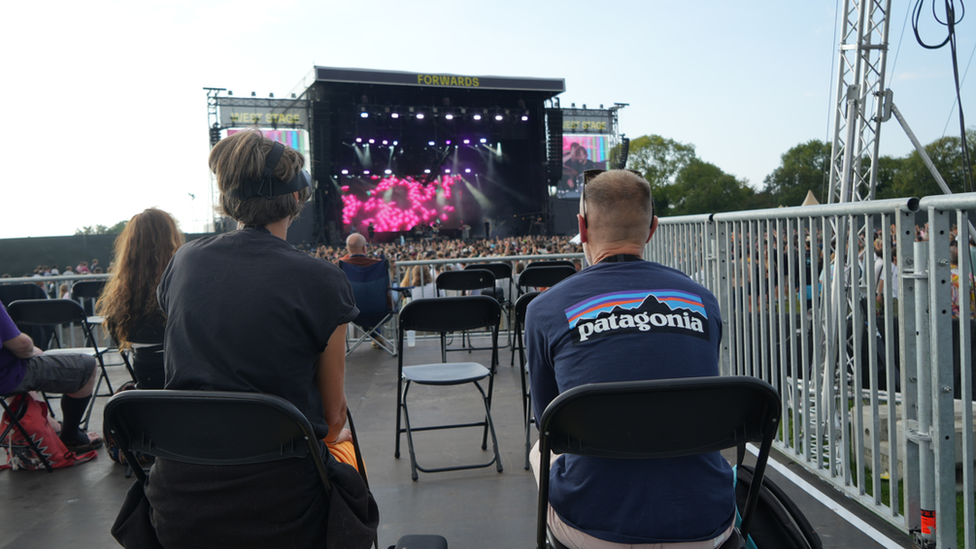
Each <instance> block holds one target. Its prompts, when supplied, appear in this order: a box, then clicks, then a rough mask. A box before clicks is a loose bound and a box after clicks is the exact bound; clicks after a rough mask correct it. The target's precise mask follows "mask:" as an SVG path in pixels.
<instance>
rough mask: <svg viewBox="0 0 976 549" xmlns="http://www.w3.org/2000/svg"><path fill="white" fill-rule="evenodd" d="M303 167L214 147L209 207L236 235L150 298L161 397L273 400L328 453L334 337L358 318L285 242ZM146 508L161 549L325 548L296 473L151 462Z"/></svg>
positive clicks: (320, 500) (341, 408) (338, 278)
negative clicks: (265, 396)
mask: <svg viewBox="0 0 976 549" xmlns="http://www.w3.org/2000/svg"><path fill="white" fill-rule="evenodd" d="M303 165H304V158H303V157H302V155H301V153H299V152H298V151H296V150H294V149H291V148H288V147H285V146H284V145H282V144H281V143H276V142H274V141H272V140H271V139H268V138H267V137H264V136H263V135H262V134H261V132H260V131H256V130H245V131H241V132H238V133H236V134H234V135H231V136H229V137H227V138H225V139H223V140H222V141H220V142H219V143H217V145H216V146H214V148H213V150H212V151H211V153H210V168H211V170H213V172H214V173H215V174H216V176H217V186H218V188H219V190H220V209H221V210H222V212H223V213H224V214H225V215H228V216H230V217H231V218H233V219H234V220H235V221H237V223H238V229H237V230H235V231H231V232H227V233H223V234H219V235H216V236H211V237H204V238H198V239H196V240H193V241H192V242H189V243H187V244H185V245H183V246H182V247H181V248H180V249H179V250H177V252H176V254H175V255H174V256H173V259H172V261H170V263H169V266H168V267H167V268H166V270H165V272H164V273H163V276H162V279H161V280H160V283H159V287H158V289H157V292H156V293H157V298H158V301H159V306H160V308H161V309H162V311H163V313H164V314H165V315H166V330H165V337H164V346H165V349H166V352H165V354H164V365H165V377H166V383H165V388H166V389H180V390H207V391H243V392H258V393H269V394H273V395H277V396H279V397H282V398H284V399H286V400H288V401H289V402H291V403H292V404H294V405H295V406H296V407H297V408H298V409H299V410H300V411H301V412H302V413H303V414H304V415H305V417H306V418H308V421H309V423H311V425H312V428H313V429H314V431H315V436H316V438H318V439H320V440H323V441H325V442H328V443H335V442H342V441H346V440H350V439H351V433H350V431H349V430H348V429H344V428H343V427H344V426H345V424H346V396H345V390H344V379H345V348H344V347H345V346H344V339H345V334H346V324H347V323H348V322H349V321H350V320H352V319H354V318H355V317H356V316H357V314H358V312H359V311H358V309H357V308H356V304H355V302H354V299H353V294H352V289H351V287H350V285H349V282H348V280H347V279H346V277H345V276H344V275H343V274H342V272H341V271H340V270H339V269H338V268H337V267H336V266H335V265H333V264H332V263H330V262H327V261H321V260H319V259H316V258H314V257H311V256H309V255H307V254H305V253H302V252H300V251H298V250H296V249H295V248H294V247H293V246H291V245H290V244H288V242H286V241H285V237H286V235H287V232H288V227H289V225H290V224H291V223H292V221H293V220H294V219H295V218H296V217H297V216H298V214H299V212H301V210H302V207H303V206H304V204H305V202H306V200H307V199H308V198H309V196H310V193H311V189H310V187H309V185H310V181H311V178H310V177H309V174H308V172H306V171H304V170H303V169H302V168H303ZM322 455H323V457H324V458H325V461H326V463H325V465H326V469H328V470H329V471H330V475H329V476H330V479H333V474H332V472H333V471H337V472H338V471H343V472H338V475H339V476H340V477H343V478H346V479H351V480H350V481H351V482H355V483H357V484H355V485H346V486H342V488H343V489H344V490H346V491H347V492H352V493H357V494H360V495H362V497H363V500H365V499H366V495H367V494H368V491H367V489H366V486H365V484H363V481H362V479H359V478H358V475H356V474H355V472H354V471H353V475H348V474H346V473H345V472H344V471H345V469H343V468H347V467H349V466H348V465H344V464H340V463H337V462H336V461H335V459H334V458H333V457H332V456H331V454H329V452H328V451H327V450H326V449H325V447H324V446H323V449H322ZM336 468H339V469H336ZM333 492H335V490H333ZM145 496H146V499H147V500H148V502H149V506H150V507H151V524H152V526H153V528H154V530H155V534H156V536H157V537H158V539H159V542H160V543H161V544H162V545H163V546H166V547H204V546H210V547H217V546H223V547H231V546H233V547H272V546H273V547H283V546H288V547H322V546H324V545H325V536H326V534H327V516H328V508H329V502H328V499H327V498H326V497H325V493H324V491H323V490H322V485H321V481H319V480H318V476H317V472H316V470H315V469H314V467H312V468H309V467H308V466H307V463H305V462H301V461H299V462H298V464H296V463H294V460H279V461H274V462H271V463H262V464H257V465H238V466H234V467H216V466H205V465H192V464H186V463H180V462H176V461H172V460H167V459H157V460H156V463H155V465H154V466H153V469H152V471H151V473H150V482H149V484H148V486H147V488H146V491H145ZM370 501H372V500H371V498H370ZM371 509H372V510H373V511H375V504H373V505H372V506H371ZM335 534H339V533H337V532H332V535H335ZM358 541H361V542H365V544H368V543H369V542H370V541H371V540H358ZM349 545H351V546H355V545H358V544H353V543H350V544H349Z"/></svg>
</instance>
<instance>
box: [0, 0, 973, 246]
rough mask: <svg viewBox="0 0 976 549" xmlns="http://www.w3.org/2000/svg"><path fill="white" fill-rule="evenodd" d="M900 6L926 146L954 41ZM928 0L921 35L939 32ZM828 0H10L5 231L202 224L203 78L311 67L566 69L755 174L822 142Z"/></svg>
mask: <svg viewBox="0 0 976 549" xmlns="http://www.w3.org/2000/svg"><path fill="white" fill-rule="evenodd" d="M915 2H916V0H910V1H909V0H892V3H891V17H890V23H889V25H890V26H889V29H890V30H889V32H890V36H889V41H890V45H889V55H888V86H889V87H890V88H891V89H892V90H893V91H894V100H895V104H896V105H897V106H898V108H899V110H900V111H901V112H902V114H903V115H904V116H905V118H906V119H907V121H908V123H909V125H910V126H911V128H912V130H913V131H914V132H915V134H916V135H917V136H918V138H919V140H920V141H921V142H922V143H923V144H927V143H930V142H932V141H934V140H935V139H938V138H940V137H942V136H943V135H958V131H959V130H958V128H959V123H958V119H957V118H956V117H957V114H954V113H956V111H954V110H953V105H954V99H955V91H954V87H953V80H952V65H951V59H950V53H949V49H948V47H946V48H943V49H939V50H926V49H923V48H922V47H921V46H919V45H918V44H917V43H916V40H915V37H914V34H913V33H912V28H911V25H910V23H909V22H908V17H907V16H908V13H909V10H910V9H911V7H912V6H913V5H914V4H915ZM938 3H939V4H940V5H941V4H942V3H941V2H938ZM930 4H931V0H930V1H929V2H926V4H925V5H926V11H925V12H924V13H923V16H922V21H923V28H922V32H923V35H924V37H925V38H927V39H928V40H929V41H941V38H942V37H944V35H945V30H944V28H943V27H938V26H936V25H935V24H934V23H933V17H932V14H931V12H930V11H927V10H928V7H929V6H930ZM842 5H843V4H842V2H840V1H839V0H834V1H826V0H804V1H790V2H784V1H783V0H778V1H772V0H769V1H766V0H756V1H753V2H747V3H745V2H728V1H727V0H724V1H723V0H702V1H699V2H673V1H669V2H665V1H662V0H640V1H634V0H603V1H601V2H592V1H591V2H582V1H576V0H567V1H563V2H560V3H551V2H533V1H526V0H521V1H514V0H495V1H493V2H488V3H481V2H458V1H439V0H426V1H415V2H410V1H406V0H373V1H370V2H351V1H348V0H345V1H336V0H317V1H315V0H312V1H305V0H278V1H276V2H267V1H256V0H239V1H235V2H230V1H218V0H169V1H166V2H160V1H151V0H149V1H140V2H132V1H129V0H126V1H109V0H93V1H91V2H73V1H66V0H53V1H49V2H42V3H39V2H7V3H5V4H4V7H2V8H0V14H2V15H3V20H4V21H6V22H7V23H6V25H5V29H4V32H3V33H0V51H3V52H4V54H3V56H2V58H0V67H2V73H3V75H4V78H3V81H4V82H5V84H4V85H2V86H0V104H3V105H5V107H4V113H3V118H4V120H5V122H6V124H7V130H6V131H5V132H3V133H2V134H0V151H2V152H0V158H2V161H3V164H4V165H5V169H4V170H2V172H0V186H2V189H3V191H2V193H0V205H2V206H0V238H20V237H41V236H56V235H67V234H74V232H75V230H76V229H78V228H81V227H85V226H94V225H106V226H111V225H114V224H115V223H117V222H119V221H122V220H126V219H129V218H130V217H132V216H133V215H135V214H136V213H139V212H140V211H142V210H144V209H145V208H148V207H153V206H155V207H159V208H162V209H164V210H167V211H169V212H171V213H172V214H174V216H176V218H177V219H178V220H179V222H180V226H181V228H182V229H183V230H184V231H186V232H199V231H201V230H203V228H204V227H205V223H206V222H207V221H208V220H209V219H211V218H212V210H211V204H210V201H209V200H208V195H209V193H210V188H211V187H210V185H211V183H210V175H209V172H208V170H207V154H208V152H209V140H208V139H209V138H208V132H207V105H206V92H205V91H204V90H203V88H204V87H219V88H227V89H229V90H233V91H234V94H235V96H249V95H250V92H251V91H254V92H256V93H257V96H258V97H267V96H268V94H269V93H274V94H275V96H276V97H283V96H285V94H287V93H289V92H291V91H292V90H293V88H295V86H296V85H297V84H298V83H299V82H300V81H301V80H302V79H303V78H304V77H305V76H306V75H307V74H308V73H309V72H310V71H311V70H312V68H313V67H314V66H316V65H318V66H328V67H353V68H366V69H377V70H395V71H410V72H424V73H438V74H445V73H446V74H459V75H469V76H508V77H519V76H522V77H539V78H562V79H565V81H566V91H565V92H564V93H563V94H561V95H560V96H559V97H560V101H561V104H562V106H563V107H568V106H569V105H570V104H571V103H576V105H577V106H578V107H579V106H582V104H586V105H587V106H588V107H591V108H592V107H595V106H598V105H600V104H603V105H605V106H610V105H612V104H613V103H616V102H619V103H629V106H628V107H626V108H624V109H623V110H621V111H620V113H619V122H620V130H621V132H622V133H624V134H626V135H627V136H628V137H630V138H636V137H639V136H642V135H649V134H658V135H661V136H663V137H665V138H671V139H674V140H676V141H679V142H681V143H686V144H693V145H694V146H695V148H696V152H697V154H698V157H699V158H701V159H702V160H704V161H706V162H711V163H713V164H715V165H716V166H718V167H719V168H721V169H722V170H724V171H725V172H726V173H731V174H733V175H735V176H736V177H737V178H739V179H742V180H747V181H748V183H749V184H750V185H751V186H752V187H754V188H756V189H761V188H762V185H763V179H764V178H765V177H766V176H767V175H769V174H770V173H771V172H772V171H773V170H775V169H776V168H777V167H778V166H779V165H780V156H781V155H782V154H783V153H785V152H786V151H787V150H789V149H790V148H791V147H793V146H795V145H798V144H800V143H804V142H806V141H809V140H811V139H820V140H825V141H829V140H830V139H831V137H832V131H833V130H832V128H833V120H832V118H831V113H832V111H833V109H834V103H835V98H834V93H835V89H836V87H837V75H836V72H837V59H838V54H837V51H838V44H839V37H838V36H837V31H835V27H836V19H837V15H836V14H837V10H838V9H840V6H842ZM957 36H958V49H959V64H960V76H962V73H963V71H965V70H966V68H967V65H968V63H969V61H970V60H971V58H972V54H973V52H974V51H976V48H974V46H976V17H969V18H966V19H964V20H963V21H962V22H961V23H960V24H959V25H958V26H957ZM974 72H976V70H974ZM974 80H976V76H973V77H972V78H969V79H967V80H965V81H964V82H963V85H962V103H963V107H964V112H965V109H966V108H970V109H973V108H976V93H974V91H976V82H974ZM950 117H951V122H949V120H950ZM971 118H972V119H973V120H974V123H976V115H973V116H971ZM947 122H949V123H948V127H947ZM880 143H881V152H882V154H888V155H891V156H899V157H900V156H904V155H906V154H908V153H909V152H911V150H912V145H911V143H910V142H909V140H908V139H907V137H905V133H904V131H903V130H902V129H901V127H899V126H898V125H897V122H895V121H894V119H892V120H891V121H890V122H886V123H885V124H884V125H883V127H882V130H881V134H880Z"/></svg>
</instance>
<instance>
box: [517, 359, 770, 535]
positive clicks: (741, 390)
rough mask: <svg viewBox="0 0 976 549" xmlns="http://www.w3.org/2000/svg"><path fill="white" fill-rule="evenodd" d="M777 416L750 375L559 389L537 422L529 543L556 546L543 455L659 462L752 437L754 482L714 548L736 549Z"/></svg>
mask: <svg viewBox="0 0 976 549" xmlns="http://www.w3.org/2000/svg"><path fill="white" fill-rule="evenodd" d="M665 418H666V420H665ZM779 420H780V399H779V394H778V393H777V392H776V390H775V389H774V388H773V387H771V386H770V385H769V384H768V383H766V382H765V381H762V380H760V379H757V378H752V377H739V376H735V377H731V376H723V377H694V378H683V379H656V380H650V381H636V382H635V381H628V382H618V383H593V384H589V385H581V386H579V387H574V388H573V389H570V390H568V391H566V392H564V393H562V394H560V395H559V396H558V397H556V398H555V399H554V400H553V401H552V402H550V403H549V406H547V407H546V410H545V412H543V414H542V418H541V419H540V420H539V439H540V442H539V449H540V452H541V455H540V458H541V461H540V468H539V504H538V510H537V511H538V515H537V524H536V527H537V529H536V544H537V545H536V546H537V547H538V548H539V549H544V548H545V547H546V546H547V545H546V542H547V537H548V541H549V544H550V545H549V546H551V547H556V548H560V547H562V544H561V543H559V541H558V540H556V539H555V537H553V536H552V535H551V532H548V526H547V516H548V508H549V467H550V459H551V456H550V452H553V453H556V454H576V455H581V456H591V457H600V458H614V459H660V458H674V457H683V456H691V455H696V454H703V453H707V452H715V451H719V450H723V449H725V448H732V447H737V446H744V445H745V444H746V443H747V442H759V443H760V449H759V455H758V457H757V460H756V469H755V480H754V481H753V483H752V485H751V486H750V489H749V494H748V496H747V498H746V505H745V509H740V511H741V514H742V524H741V526H740V527H739V534H740V535H733V536H732V537H731V538H729V540H728V541H727V542H726V543H725V544H723V545H722V549H726V548H730V549H731V548H736V549H739V548H741V547H744V540H745V539H747V536H748V534H749V529H750V526H751V524H752V520H753V516H754V514H755V509H756V503H757V501H758V499H759V492H760V487H761V486H762V478H763V475H764V474H765V470H766V461H767V459H768V458H769V453H770V449H771V448H772V443H773V438H774V437H775V436H776V431H777V429H778V428H779ZM729 489H730V490H731V487H729ZM547 533H548V535H547Z"/></svg>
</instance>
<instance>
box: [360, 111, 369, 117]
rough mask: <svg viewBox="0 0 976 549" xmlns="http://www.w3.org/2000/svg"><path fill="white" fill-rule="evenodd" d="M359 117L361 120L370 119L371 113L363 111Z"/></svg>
mask: <svg viewBox="0 0 976 549" xmlns="http://www.w3.org/2000/svg"><path fill="white" fill-rule="evenodd" d="M359 117H360V118H369V113H368V112H366V111H363V112H361V113H359Z"/></svg>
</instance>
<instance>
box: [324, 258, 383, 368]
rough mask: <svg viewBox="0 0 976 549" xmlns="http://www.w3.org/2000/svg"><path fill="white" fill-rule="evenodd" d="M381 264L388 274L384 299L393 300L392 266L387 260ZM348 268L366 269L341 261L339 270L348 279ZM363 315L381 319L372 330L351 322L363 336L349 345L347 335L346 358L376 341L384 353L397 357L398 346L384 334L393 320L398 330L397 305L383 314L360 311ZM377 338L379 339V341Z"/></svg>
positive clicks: (354, 321) (353, 321)
mask: <svg viewBox="0 0 976 549" xmlns="http://www.w3.org/2000/svg"><path fill="white" fill-rule="evenodd" d="M381 263H382V264H383V269H384V272H385V273H386V286H387V290H386V296H385V297H384V299H392V297H391V296H390V291H391V289H390V288H391V284H390V282H391V281H390V275H389V272H390V264H389V262H388V261H387V260H386V259H383V260H382V261H381ZM376 265H378V264H374V265H370V266H368V267H375V266H376ZM347 268H350V269H357V268H364V267H361V266H359V265H353V264H351V263H346V262H345V261H339V269H340V270H342V272H343V273H346V276H347V277H348V276H349V275H348V273H347V271H346V269H347ZM362 314H368V315H373V316H376V317H381V319H380V320H379V321H378V322H376V324H375V325H374V326H373V327H372V328H367V327H364V326H362V325H360V324H357V323H356V319H353V320H352V321H351V322H350V324H352V325H353V326H355V327H356V328H358V329H360V330H362V332H363V334H362V335H361V336H359V337H358V338H357V339H356V340H355V341H354V342H352V343H349V338H348V335H349V334H348V332H347V334H346V335H347V338H346V356H349V354H350V353H352V352H353V351H355V350H356V349H357V348H359V346H360V345H362V344H363V343H365V342H366V341H375V342H376V343H377V344H378V345H379V346H380V348H381V349H383V350H384V351H386V352H387V353H389V354H390V355H391V356H396V355H397V350H396V344H395V343H394V342H392V341H390V340H389V339H387V337H386V336H384V335H383V333H382V329H383V326H384V325H386V324H387V323H388V322H390V321H391V320H392V321H393V324H392V325H393V329H394V330H396V326H397V322H396V318H397V314H398V311H397V306H396V304H395V303H394V304H393V308H392V309H388V310H386V311H384V312H383V313H373V312H367V313H363V312H362V311H360V315H362ZM357 318H358V317H357ZM374 334H375V336H376V337H374ZM377 338H379V339H377Z"/></svg>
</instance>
